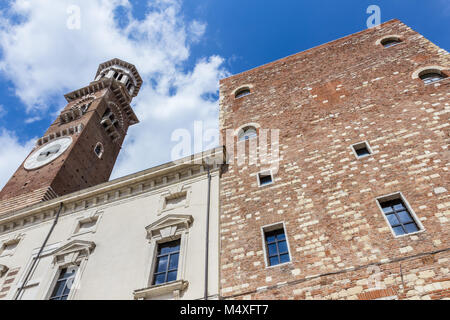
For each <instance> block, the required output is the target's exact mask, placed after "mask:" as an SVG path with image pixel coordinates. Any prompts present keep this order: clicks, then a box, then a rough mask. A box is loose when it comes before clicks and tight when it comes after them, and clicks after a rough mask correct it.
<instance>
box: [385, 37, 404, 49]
mask: <svg viewBox="0 0 450 320" xmlns="http://www.w3.org/2000/svg"><path fill="white" fill-rule="evenodd" d="M400 43H402V40H401V39H400V38H398V37H389V38H386V39H383V40H381V44H382V45H383V46H384V47H385V48H389V47H393V46H396V45H398V44H400Z"/></svg>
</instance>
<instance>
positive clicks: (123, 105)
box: [0, 59, 142, 215]
mask: <svg viewBox="0 0 450 320" xmlns="http://www.w3.org/2000/svg"><path fill="white" fill-rule="evenodd" d="M141 85H142V79H141V77H140V75H139V73H138V72H137V70H136V68H135V66H134V65H132V64H129V63H127V62H125V61H122V60H119V59H113V60H110V61H107V62H105V63H103V64H101V65H100V66H99V68H98V71H97V74H96V76H95V80H94V81H93V82H91V83H90V84H89V85H88V86H86V87H83V88H81V89H78V90H76V91H74V92H71V93H68V94H66V95H65V98H66V100H67V102H68V104H67V106H66V107H65V108H64V109H63V110H62V112H61V114H60V115H59V116H58V118H57V119H56V120H55V121H54V122H53V124H52V125H51V126H50V127H49V128H48V130H47V131H46V132H45V134H44V136H43V137H42V138H40V139H38V141H37V142H36V146H35V148H34V149H33V151H32V152H31V153H30V155H29V156H28V157H27V159H26V160H25V161H24V162H23V163H22V165H21V166H20V167H19V169H17V171H16V172H15V173H14V175H13V176H12V178H11V179H10V180H9V181H8V183H7V184H6V185H5V187H4V188H3V190H2V191H1V192H0V215H1V214H5V213H6V212H10V211H16V210H18V209H20V208H23V207H26V206H29V205H32V204H35V203H37V202H40V201H45V200H49V199H52V198H55V197H57V196H62V195H65V194H68V193H71V192H74V191H78V190H82V189H84V188H88V187H91V186H94V185H96V184H99V183H103V182H106V181H108V180H109V177H110V175H111V172H112V170H113V166H114V163H115V161H116V159H117V156H118V155H119V152H120V149H121V146H122V143H123V140H124V138H125V135H126V133H127V130H128V127H129V126H131V125H134V124H136V123H138V119H137V117H136V115H135V114H134V112H133V110H132V108H131V106H130V103H131V101H132V99H133V97H135V96H136V95H137V94H138V92H139V90H140V87H141Z"/></svg>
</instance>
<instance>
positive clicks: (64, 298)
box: [59, 296, 68, 300]
mask: <svg viewBox="0 0 450 320" xmlns="http://www.w3.org/2000/svg"><path fill="white" fill-rule="evenodd" d="M67 298H68V296H63V297H61V299H59V300H67Z"/></svg>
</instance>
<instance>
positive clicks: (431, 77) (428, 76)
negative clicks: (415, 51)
mask: <svg viewBox="0 0 450 320" xmlns="http://www.w3.org/2000/svg"><path fill="white" fill-rule="evenodd" d="M419 78H420V79H422V81H423V82H424V83H425V84H430V83H434V82H437V81H440V80H442V79H445V78H447V76H446V75H445V74H443V73H442V72H441V71H440V70H434V69H430V70H425V71H422V72H421V73H420V74H419Z"/></svg>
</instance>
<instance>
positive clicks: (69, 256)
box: [53, 240, 95, 266]
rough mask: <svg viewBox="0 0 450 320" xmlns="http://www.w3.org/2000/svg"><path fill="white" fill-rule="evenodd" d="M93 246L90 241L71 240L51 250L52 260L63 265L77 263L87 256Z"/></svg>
mask: <svg viewBox="0 0 450 320" xmlns="http://www.w3.org/2000/svg"><path fill="white" fill-rule="evenodd" d="M94 248H95V243H94V242H92V241H83V240H73V241H71V242H69V243H67V244H65V245H64V246H62V247H61V248H59V249H57V250H55V251H54V252H53V256H54V258H53V262H54V263H55V264H59V265H63V266H65V265H74V264H79V263H80V262H81V261H82V260H83V259H87V258H88V257H89V255H90V254H91V252H92V250H94Z"/></svg>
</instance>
